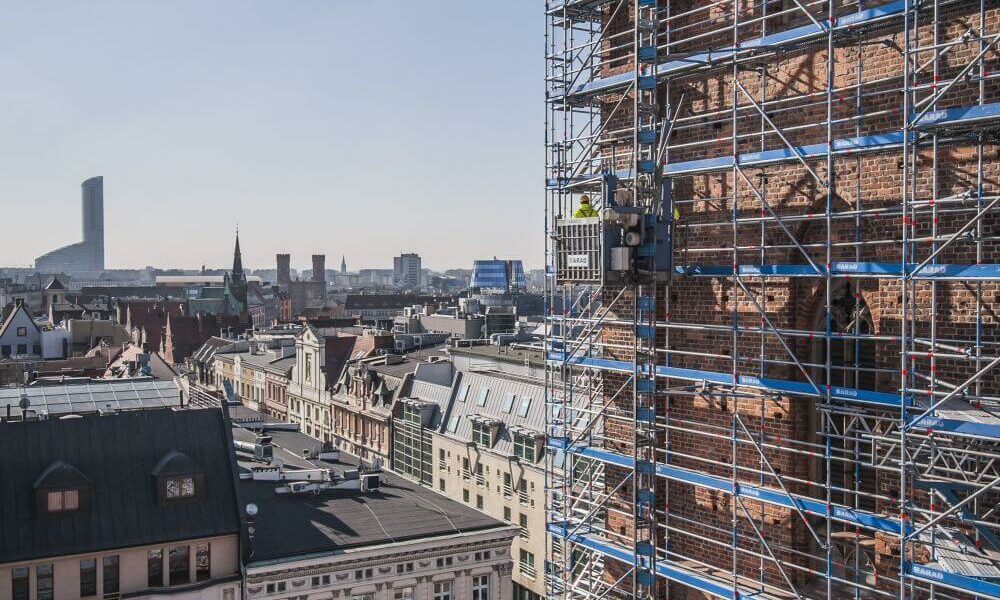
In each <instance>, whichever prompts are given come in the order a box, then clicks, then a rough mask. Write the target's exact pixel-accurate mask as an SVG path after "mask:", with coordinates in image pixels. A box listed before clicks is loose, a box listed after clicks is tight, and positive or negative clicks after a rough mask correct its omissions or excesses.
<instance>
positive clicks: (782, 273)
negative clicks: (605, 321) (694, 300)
mask: <svg viewBox="0 0 1000 600" xmlns="http://www.w3.org/2000/svg"><path fill="white" fill-rule="evenodd" d="M675 270H676V271H677V273H679V274H681V275H689V276H692V277H731V276H732V274H733V267H732V266H731V265H688V266H686V267H685V266H677V267H675ZM737 272H738V273H739V274H740V275H745V276H747V277H823V276H825V275H826V268H825V267H823V266H819V270H817V269H815V268H813V266H812V265H738V266H737ZM830 274H831V275H834V276H838V275H839V276H843V277H850V276H852V275H868V276H872V277H900V276H902V274H903V267H902V265H901V264H900V263H882V262H835V263H833V264H832V265H831V268H830ZM913 278H914V279H937V280H942V279H943V280H948V279H956V280H957V279H962V280H965V279H981V280H995V279H1000V264H986V265H926V266H924V267H923V268H921V269H920V271H919V272H917V273H916V274H915V275H913Z"/></svg>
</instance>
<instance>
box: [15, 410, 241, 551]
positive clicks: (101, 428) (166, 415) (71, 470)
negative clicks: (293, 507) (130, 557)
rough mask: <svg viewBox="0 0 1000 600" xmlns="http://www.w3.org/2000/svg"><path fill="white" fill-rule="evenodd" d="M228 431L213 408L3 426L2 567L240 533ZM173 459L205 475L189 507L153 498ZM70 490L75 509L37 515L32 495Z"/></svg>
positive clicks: (130, 412) (144, 412) (187, 503)
mask: <svg viewBox="0 0 1000 600" xmlns="http://www.w3.org/2000/svg"><path fill="white" fill-rule="evenodd" d="M225 427H226V424H225V421H224V419H223V415H222V412H221V411H219V410H184V411H162V410H153V411H128V412H122V413H118V414H112V415H96V414H91V415H87V416H83V417H80V418H76V419H45V420H40V421H26V422H5V423H0V473H2V474H3V490H4V491H3V494H0V563H5V562H13V561H23V560H31V559H35V558H42V557H48V556H65V555H71V554H80V553H86V552H96V551H101V550H109V549H113V548H128V547H133V546H142V545H146V544H153V543H167V542H172V541H179V540H188V539H197V538H204V537H209V536H216V535H224V534H235V533H237V532H238V531H239V528H240V523H239V514H238V505H237V501H236V494H235V489H234V484H233V474H232V469H231V463H230V459H229V449H228V447H227V444H226V443H225V437H224V436H225ZM171 453H181V454H182V455H184V456H185V457H187V458H188V459H189V460H190V463H192V464H193V465H196V466H197V468H198V469H199V470H200V474H201V475H204V480H203V482H202V483H200V484H199V486H203V491H201V492H198V491H197V490H196V494H197V495H196V497H195V498H194V499H192V500H186V501H185V502H166V501H163V500H161V499H160V498H159V497H158V494H157V487H156V486H155V485H153V472H154V469H155V468H156V466H157V464H159V463H160V462H161V461H163V459H164V457H167V456H168V455H171ZM50 478H55V479H54V480H50ZM67 482H69V483H73V482H76V484H74V486H77V487H80V488H81V491H80V502H79V508H78V509H76V510H66V511H64V512H61V513H59V514H45V515H41V516H40V515H39V514H38V500H37V498H36V495H37V492H38V491H39V490H45V489H53V488H55V487H65V485H66V484H67Z"/></svg>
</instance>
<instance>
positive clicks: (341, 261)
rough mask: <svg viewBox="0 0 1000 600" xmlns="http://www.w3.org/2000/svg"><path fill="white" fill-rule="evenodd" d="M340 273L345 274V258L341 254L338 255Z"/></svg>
mask: <svg viewBox="0 0 1000 600" xmlns="http://www.w3.org/2000/svg"><path fill="white" fill-rule="evenodd" d="M340 272H341V273H347V257H346V256H344V255H343V254H341V255H340Z"/></svg>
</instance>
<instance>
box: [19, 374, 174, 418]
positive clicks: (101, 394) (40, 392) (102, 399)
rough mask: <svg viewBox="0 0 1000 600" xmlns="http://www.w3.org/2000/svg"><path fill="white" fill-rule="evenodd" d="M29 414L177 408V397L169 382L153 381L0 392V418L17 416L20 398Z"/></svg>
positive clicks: (46, 386) (106, 382)
mask: <svg viewBox="0 0 1000 600" xmlns="http://www.w3.org/2000/svg"><path fill="white" fill-rule="evenodd" d="M22 392H23V394H24V395H25V396H27V397H28V402H29V403H30V405H31V406H30V410H34V411H36V412H39V413H47V414H49V415H53V416H58V415H67V414H82V413H94V412H98V411H118V410H134V409H147V408H165V407H171V406H180V405H181V393H180V390H179V389H177V386H176V385H175V384H174V382H173V381H168V380H156V379H127V380H121V379H115V380H107V381H104V380H96V379H95V380H91V381H90V382H87V383H72V384H66V385H32V386H28V387H25V388H20V387H9V388H0V415H3V416H5V417H6V415H7V410H8V406H9V407H10V414H11V416H12V417H20V416H21V408H20V403H21V394H22Z"/></svg>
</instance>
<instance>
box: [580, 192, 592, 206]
mask: <svg viewBox="0 0 1000 600" xmlns="http://www.w3.org/2000/svg"><path fill="white" fill-rule="evenodd" d="M580 204H590V196H588V195H587V194H584V195H582V196H580Z"/></svg>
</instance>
